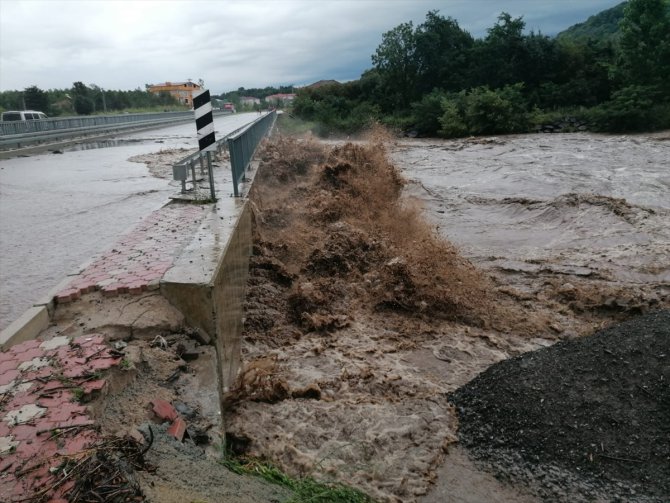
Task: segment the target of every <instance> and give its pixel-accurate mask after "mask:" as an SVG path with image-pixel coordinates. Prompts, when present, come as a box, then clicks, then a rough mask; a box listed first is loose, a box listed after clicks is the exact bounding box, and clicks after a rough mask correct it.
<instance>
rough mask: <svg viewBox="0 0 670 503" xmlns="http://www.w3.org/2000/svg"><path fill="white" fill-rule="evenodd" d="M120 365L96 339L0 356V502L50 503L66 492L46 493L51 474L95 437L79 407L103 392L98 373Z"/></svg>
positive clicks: (59, 341) (37, 344)
mask: <svg viewBox="0 0 670 503" xmlns="http://www.w3.org/2000/svg"><path fill="white" fill-rule="evenodd" d="M120 360H121V359H120V358H119V357H116V356H115V355H114V354H113V353H112V352H111V350H110V349H109V348H108V347H107V346H106V345H105V343H104V337H103V336H102V335H99V334H97V335H88V336H83V337H79V338H77V339H75V340H70V339H69V338H67V337H56V338H54V339H51V340H49V341H44V342H41V341H38V340H32V341H27V342H24V343H21V344H17V345H16V346H13V347H11V348H10V349H8V350H7V351H6V352H0V501H3V502H13V501H22V500H27V499H29V498H30V497H32V496H35V495H42V493H43V496H44V499H43V501H49V500H50V498H58V497H59V495H62V494H63V493H64V491H66V490H67V489H68V487H66V486H65V485H63V486H60V487H57V488H56V489H55V490H54V489H53V486H54V478H53V477H54V475H53V474H52V472H51V471H50V469H55V468H57V467H59V466H60V465H61V464H62V462H63V461H64V460H66V459H68V456H75V455H76V454H77V453H80V452H81V451H83V450H84V449H85V448H86V447H87V446H88V445H89V444H90V443H92V442H93V441H95V440H96V439H97V433H96V431H95V429H94V428H93V425H94V423H93V421H92V420H91V418H90V416H89V415H88V411H87V408H86V407H85V406H84V405H81V403H80V402H81V401H83V399H86V398H87V395H90V394H91V393H96V392H99V391H100V390H102V389H103V388H104V387H105V386H106V381H105V379H104V377H103V376H102V371H104V370H105V369H109V368H110V367H112V366H114V365H117V364H119V362H120ZM40 501H42V500H40ZM53 501H57V500H56V499H54V500H53Z"/></svg>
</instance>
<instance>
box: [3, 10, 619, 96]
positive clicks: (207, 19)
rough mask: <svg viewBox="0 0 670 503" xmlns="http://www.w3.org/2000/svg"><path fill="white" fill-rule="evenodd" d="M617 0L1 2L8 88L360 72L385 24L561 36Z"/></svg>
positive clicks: (313, 77)
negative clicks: (437, 20)
mask: <svg viewBox="0 0 670 503" xmlns="http://www.w3.org/2000/svg"><path fill="white" fill-rule="evenodd" d="M618 3H620V0H353V1H348V0H263V1H261V0H245V1H233V0H192V1H177V0H172V1H171V0H153V1H142V0H114V1H108V0H85V1H64V0H48V1H33V0H0V90H3V91H4V90H10V89H24V88H25V87H28V86H31V85H36V86H38V87H40V88H42V89H57V88H69V87H71V86H72V83H73V82H75V81H82V82H84V83H85V84H96V85H98V86H100V87H102V88H104V89H135V88H137V87H141V88H144V84H148V83H159V82H165V81H183V80H187V79H193V80H195V81H197V80H198V79H203V80H204V81H205V86H206V87H208V88H209V89H210V90H211V91H212V92H213V93H214V94H219V93H221V92H225V91H230V90H235V89H237V88H238V87H246V88H251V87H265V86H268V85H273V86H277V85H280V84H295V85H303V84H309V83H312V82H315V81H317V80H321V79H336V80H340V81H346V80H351V79H357V78H358V77H360V75H361V73H362V72H363V71H364V70H366V69H368V68H370V67H371V66H372V64H371V60H370V56H371V55H372V54H373V53H374V51H375V49H376V48H377V46H378V45H379V43H380V42H381V38H382V34H383V33H384V32H386V31H388V30H390V29H392V28H394V27H395V26H397V25H398V24H400V23H403V22H406V21H413V22H414V23H415V24H420V23H421V22H422V21H423V20H424V19H425V16H426V13H427V12H428V11H429V10H439V12H440V14H441V15H443V16H445V17H446V16H450V17H453V18H454V19H456V20H457V21H458V23H459V25H460V26H461V27H462V28H464V29H465V30H467V31H469V32H470V33H471V34H472V35H474V36H476V37H481V36H483V35H485V34H486V29H487V28H489V27H491V26H492V25H493V24H494V23H495V21H496V18H497V16H498V15H499V14H500V13H501V12H502V11H505V12H509V13H510V14H511V15H512V16H514V17H518V16H523V18H524V20H525V22H526V28H527V29H528V30H531V29H532V30H535V31H541V32H542V33H544V34H547V35H554V34H556V33H558V32H559V31H561V30H563V29H565V28H567V27H569V26H571V25H573V24H575V23H578V22H582V21H584V20H586V19H587V18H588V17H589V16H590V15H592V14H596V13H598V12H600V11H601V10H603V9H607V8H609V7H613V6H614V5H617V4H618Z"/></svg>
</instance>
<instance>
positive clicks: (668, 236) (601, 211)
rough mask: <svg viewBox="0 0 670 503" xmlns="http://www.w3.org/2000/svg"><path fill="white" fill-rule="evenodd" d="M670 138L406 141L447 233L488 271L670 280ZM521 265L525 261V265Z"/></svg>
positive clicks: (408, 163) (419, 188)
mask: <svg viewBox="0 0 670 503" xmlns="http://www.w3.org/2000/svg"><path fill="white" fill-rule="evenodd" d="M669 140H670V135H668V134H666V135H663V134H658V135H651V136H599V135H592V134H570V135H526V136H510V137H499V138H485V139H473V140H458V141H443V142H435V141H423V140H412V141H402V142H400V143H399V144H398V145H397V146H396V148H395V149H394V151H393V160H394V161H395V162H396V164H397V165H398V166H399V167H401V168H402V170H403V174H404V176H406V177H408V178H409V179H410V180H412V181H413V182H414V186H413V190H412V193H413V194H414V195H416V196H417V197H420V198H421V199H422V200H423V201H425V202H426V205H427V214H428V215H429V216H430V218H431V219H433V220H434V222H435V223H436V225H438V226H439V231H440V232H441V233H442V234H443V235H444V236H446V237H447V238H448V239H449V240H450V241H452V242H453V243H455V244H457V245H458V246H459V247H460V248H461V251H463V252H464V253H465V254H466V255H468V256H470V257H471V258H473V259H475V260H477V261H478V262H480V263H482V265H486V263H488V265H491V266H494V265H497V266H500V267H505V266H511V267H515V266H516V267H525V268H529V269H533V267H532V262H533V261H537V260H542V261H550V262H551V263H552V264H555V267H557V268H564V269H566V272H568V270H570V271H571V272H576V273H581V274H584V275H586V274H595V273H597V274H600V275H603V276H607V277H612V278H617V279H620V280H622V281H630V282H648V281H659V282H666V283H668V282H670V167H669V164H668V163H669V161H668V160H669V159H670V141H669ZM519 262H520V263H522V264H519Z"/></svg>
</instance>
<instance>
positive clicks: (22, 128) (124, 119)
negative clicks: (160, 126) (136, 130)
mask: <svg viewBox="0 0 670 503" xmlns="http://www.w3.org/2000/svg"><path fill="white" fill-rule="evenodd" d="M180 117H181V118H184V119H189V118H191V117H193V111H191V110H189V111H185V112H150V113H141V114H116V115H88V116H75V117H53V118H50V119H42V120H34V121H0V135H3V136H5V135H14V134H26V133H39V132H46V131H55V130H58V129H75V128H93V127H95V126H109V125H115V124H128V123H131V122H145V121H157V120H163V119H171V118H180Z"/></svg>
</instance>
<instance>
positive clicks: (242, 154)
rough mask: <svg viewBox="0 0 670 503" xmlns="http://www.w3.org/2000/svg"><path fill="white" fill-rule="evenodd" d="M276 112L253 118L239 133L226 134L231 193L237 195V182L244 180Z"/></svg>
mask: <svg viewBox="0 0 670 503" xmlns="http://www.w3.org/2000/svg"><path fill="white" fill-rule="evenodd" d="M276 119H277V112H274V111H273V112H270V113H269V114H267V115H264V116H263V117H261V118H260V119H257V120H255V121H254V122H252V123H251V124H250V125H249V126H247V127H246V128H244V129H243V130H242V131H240V132H239V133H234V134H231V135H229V136H228V151H229V152H230V167H231V169H232V172H233V193H234V195H235V197H239V195H240V192H239V184H240V183H241V182H242V181H244V173H245V172H246V170H247V168H248V167H249V163H250V162H251V158H252V157H253V156H254V152H255V151H256V148H257V147H258V144H259V143H260V142H261V140H262V139H263V137H264V136H265V135H266V134H267V133H268V132H269V131H270V130H271V129H272V126H273V124H274V123H275V120H276Z"/></svg>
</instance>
